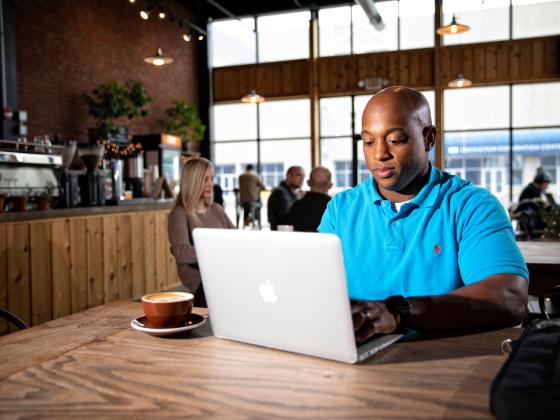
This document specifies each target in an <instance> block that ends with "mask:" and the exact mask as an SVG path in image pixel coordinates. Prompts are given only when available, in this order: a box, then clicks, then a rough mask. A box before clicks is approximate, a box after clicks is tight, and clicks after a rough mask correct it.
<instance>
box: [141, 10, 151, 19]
mask: <svg viewBox="0 0 560 420" xmlns="http://www.w3.org/2000/svg"><path fill="white" fill-rule="evenodd" d="M140 17H141V18H142V19H144V20H148V18H149V17H150V15H149V13H148V12H146V11H145V10H140Z"/></svg>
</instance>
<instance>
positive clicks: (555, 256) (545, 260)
mask: <svg viewBox="0 0 560 420" xmlns="http://www.w3.org/2000/svg"><path fill="white" fill-rule="evenodd" d="M517 245H518V246H519V249H520V250H521V253H522V254H523V258H525V262H526V263H527V268H529V279H530V281H529V293H530V294H532V295H538V294H539V293H541V292H542V291H544V290H547V289H550V288H552V287H554V286H556V285H560V241H554V242H552V241H520V242H517Z"/></svg>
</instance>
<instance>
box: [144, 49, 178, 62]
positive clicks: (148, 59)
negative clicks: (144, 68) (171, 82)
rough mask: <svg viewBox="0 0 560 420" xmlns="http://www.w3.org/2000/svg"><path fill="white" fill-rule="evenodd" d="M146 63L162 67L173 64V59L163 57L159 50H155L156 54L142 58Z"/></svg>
mask: <svg viewBox="0 0 560 420" xmlns="http://www.w3.org/2000/svg"><path fill="white" fill-rule="evenodd" d="M144 61H145V62H146V63H150V64H153V65H154V66H163V65H164V64H171V63H173V59H172V58H171V57H166V56H165V55H163V52H162V51H161V48H159V47H158V48H157V50H156V53H155V54H154V55H150V56H148V57H145V58H144Z"/></svg>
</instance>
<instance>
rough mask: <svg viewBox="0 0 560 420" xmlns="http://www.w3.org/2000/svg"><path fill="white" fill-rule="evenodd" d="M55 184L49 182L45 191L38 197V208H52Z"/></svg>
mask: <svg viewBox="0 0 560 420" xmlns="http://www.w3.org/2000/svg"><path fill="white" fill-rule="evenodd" d="M55 189H56V188H55V186H54V184H53V183H52V182H47V184H46V185H45V188H44V189H43V191H41V192H40V193H39V195H38V196H37V197H36V199H35V202H36V203H37V210H39V211H45V210H49V209H50V208H51V203H52V199H53V196H54V191H55Z"/></svg>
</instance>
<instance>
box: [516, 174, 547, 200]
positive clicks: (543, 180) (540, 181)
mask: <svg viewBox="0 0 560 420" xmlns="http://www.w3.org/2000/svg"><path fill="white" fill-rule="evenodd" d="M550 181H551V178H550V175H548V174H547V173H546V171H545V170H544V169H543V168H537V173H536V174H535V177H534V178H533V182H531V183H530V184H529V185H527V186H526V187H525V188H523V191H521V195H520V196H519V201H520V202H521V201H523V200H526V199H531V198H543V194H544V192H545V191H546V190H547V188H548V186H549V185H550Z"/></svg>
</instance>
